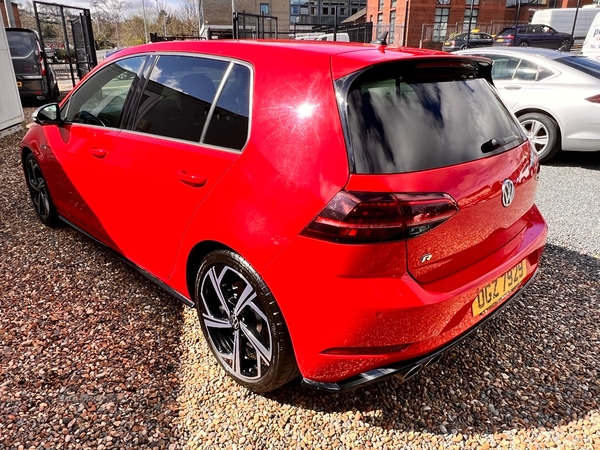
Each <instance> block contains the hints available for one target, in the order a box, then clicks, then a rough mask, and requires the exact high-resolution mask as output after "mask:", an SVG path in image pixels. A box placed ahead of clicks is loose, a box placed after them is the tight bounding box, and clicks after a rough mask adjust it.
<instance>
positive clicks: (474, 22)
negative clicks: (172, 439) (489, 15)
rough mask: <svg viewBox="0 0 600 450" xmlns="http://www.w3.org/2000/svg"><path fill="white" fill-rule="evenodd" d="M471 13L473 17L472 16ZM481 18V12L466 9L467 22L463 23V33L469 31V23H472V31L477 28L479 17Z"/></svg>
mask: <svg viewBox="0 0 600 450" xmlns="http://www.w3.org/2000/svg"><path fill="white" fill-rule="evenodd" d="M471 11H472V12H473V15H472V16H471ZM478 16H479V10H478V9H473V10H471V9H470V8H467V9H465V20H464V23H463V33H466V32H467V31H469V22H470V23H471V30H472V29H474V28H477V17H478Z"/></svg>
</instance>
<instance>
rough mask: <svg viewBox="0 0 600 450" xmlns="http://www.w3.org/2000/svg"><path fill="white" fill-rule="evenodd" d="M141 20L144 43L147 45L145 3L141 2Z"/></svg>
mask: <svg viewBox="0 0 600 450" xmlns="http://www.w3.org/2000/svg"><path fill="white" fill-rule="evenodd" d="M142 18H143V19H144V43H146V44H147V43H148V27H147V25H146V3H145V2H144V0H142Z"/></svg>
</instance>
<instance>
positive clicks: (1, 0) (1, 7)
mask: <svg viewBox="0 0 600 450" xmlns="http://www.w3.org/2000/svg"><path fill="white" fill-rule="evenodd" d="M11 6H12V10H13V16H14V18H15V24H16V26H17V28H20V27H21V19H20V17H19V7H18V5H17V4H16V3H12V2H11ZM0 10H2V23H3V24H4V27H8V18H7V17H6V6H4V0H0Z"/></svg>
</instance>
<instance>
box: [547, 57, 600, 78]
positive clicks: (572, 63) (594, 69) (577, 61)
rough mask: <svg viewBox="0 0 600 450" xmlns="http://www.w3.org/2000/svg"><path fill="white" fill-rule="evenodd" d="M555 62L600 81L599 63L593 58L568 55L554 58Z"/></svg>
mask: <svg viewBox="0 0 600 450" xmlns="http://www.w3.org/2000/svg"><path fill="white" fill-rule="evenodd" d="M555 61H556V62H559V63H562V64H564V65H565V66H569V67H572V68H573V69H577V70H580V71H582V72H583V73H586V74H588V75H591V76H592V77H594V78H598V79H600V61H599V60H597V59H595V58H588V57H587V56H572V55H569V56H563V57H561V58H556V59H555Z"/></svg>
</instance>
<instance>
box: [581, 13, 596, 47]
mask: <svg viewBox="0 0 600 450" xmlns="http://www.w3.org/2000/svg"><path fill="white" fill-rule="evenodd" d="M581 53H582V54H583V55H584V56H595V57H600V12H599V13H598V14H596V17H595V18H594V21H593V22H592V24H591V26H590V29H589V31H588V34H587V36H586V38H585V41H584V42H583V49H582V50H581Z"/></svg>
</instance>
